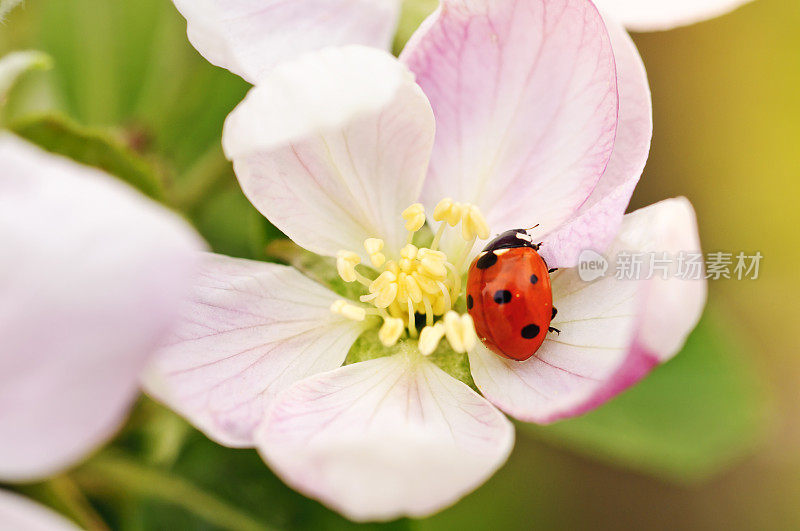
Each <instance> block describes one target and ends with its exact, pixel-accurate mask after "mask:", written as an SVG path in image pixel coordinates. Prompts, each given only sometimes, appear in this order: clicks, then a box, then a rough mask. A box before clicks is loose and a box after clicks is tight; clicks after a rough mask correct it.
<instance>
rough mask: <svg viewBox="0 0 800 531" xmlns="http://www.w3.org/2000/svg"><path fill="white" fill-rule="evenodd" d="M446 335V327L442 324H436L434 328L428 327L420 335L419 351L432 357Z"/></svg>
mask: <svg viewBox="0 0 800 531" xmlns="http://www.w3.org/2000/svg"><path fill="white" fill-rule="evenodd" d="M444 335H445V327H444V325H443V324H442V323H436V324H435V325H433V326H426V327H425V328H423V329H422V332H420V334H419V343H418V347H419V351H420V352H421V353H422V354H423V355H425V356H430V355H431V354H433V352H434V351H435V350H436V348H437V347H438V346H439V342H440V341H441V340H442V338H443V337H444Z"/></svg>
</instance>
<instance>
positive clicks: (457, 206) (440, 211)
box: [433, 197, 464, 227]
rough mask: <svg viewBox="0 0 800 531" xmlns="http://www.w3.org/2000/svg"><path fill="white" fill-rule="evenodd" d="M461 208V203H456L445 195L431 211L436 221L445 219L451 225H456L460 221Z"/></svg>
mask: <svg viewBox="0 0 800 531" xmlns="http://www.w3.org/2000/svg"><path fill="white" fill-rule="evenodd" d="M463 209H464V207H463V205H462V204H461V203H456V202H455V201H453V200H452V199H451V198H449V197H447V198H445V199H442V200H441V201H439V204H438V205H436V208H435V209H434V211H433V219H434V220H436V221H445V222H447V224H448V225H450V226H451V227H455V226H456V225H458V222H459V221H461V216H462V212H463Z"/></svg>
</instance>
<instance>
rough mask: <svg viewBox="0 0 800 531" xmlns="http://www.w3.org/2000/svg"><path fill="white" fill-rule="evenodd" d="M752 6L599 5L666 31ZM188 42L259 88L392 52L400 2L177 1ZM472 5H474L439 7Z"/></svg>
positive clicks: (733, 0)
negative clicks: (320, 61) (301, 61)
mask: <svg viewBox="0 0 800 531" xmlns="http://www.w3.org/2000/svg"><path fill="white" fill-rule="evenodd" d="M751 1H752V0H596V1H595V2H594V3H595V5H596V6H597V7H598V9H599V10H600V12H601V13H603V15H604V16H607V17H608V18H610V19H613V20H616V21H618V22H619V23H621V24H623V25H624V26H625V27H627V28H628V29H631V30H634V31H655V30H666V29H671V28H674V27H678V26H684V25H688V24H694V23H696V22H700V21H703V20H707V19H710V18H714V17H717V16H720V15H723V14H725V13H728V12H729V11H732V10H734V9H736V8H738V7H740V6H742V5H744V4H747V3H749V2H751ZM173 3H174V4H175V6H176V7H177V8H178V10H179V11H180V12H181V14H182V15H183V16H184V17H185V18H186V20H187V32H188V36H189V40H190V41H191V42H192V44H193V45H194V47H195V48H196V49H197V50H198V51H199V52H200V53H201V54H202V55H203V56H204V57H205V58H206V59H208V61H209V62H211V63H213V64H215V65H217V66H221V67H223V68H227V69H228V70H230V71H231V72H233V73H235V74H237V75H239V76H241V77H242V78H244V79H245V80H247V81H249V82H250V83H257V82H258V80H259V79H260V78H261V77H263V76H264V75H265V74H266V73H267V72H269V70H270V69H272V68H273V67H275V66H276V65H277V64H278V63H279V62H281V61H283V60H285V59H288V58H291V57H296V56H297V55H299V54H301V53H303V52H307V51H311V50H315V49H319V48H323V47H325V46H336V45H343V44H363V45H367V46H375V47H378V48H382V49H387V48H388V47H389V46H390V45H391V43H392V36H393V34H394V30H395V28H396V27H397V24H398V19H399V17H400V5H401V3H402V0H293V1H292V2H287V1H284V0H173ZM458 4H463V5H465V6H469V5H470V4H471V2H470V1H469V0H461V1H460V2H454V1H453V0H443V1H442V2H441V5H442V6H443V7H444V8H447V7H448V6H451V5H458Z"/></svg>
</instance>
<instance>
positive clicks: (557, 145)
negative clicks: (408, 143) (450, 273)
mask: <svg viewBox="0 0 800 531" xmlns="http://www.w3.org/2000/svg"><path fill="white" fill-rule="evenodd" d="M401 59H402V60H403V61H404V62H405V63H406V64H408V65H409V68H411V70H412V71H413V72H414V73H415V74H416V75H417V81H418V83H419V84H420V86H421V87H422V88H423V90H424V91H425V94H426V95H427V96H428V98H429V99H430V101H431V104H432V106H433V109H434V113H435V114H436V124H437V130H436V143H435V147H434V151H433V155H432V158H431V167H430V170H429V174H428V180H427V181H426V183H425V188H424V190H423V199H424V202H425V203H426V204H428V205H430V206H432V205H435V204H436V202H437V201H439V200H440V199H442V198H444V197H453V198H454V199H456V200H459V201H467V202H470V203H473V204H476V205H478V206H480V207H481V209H482V210H483V213H484V214H485V215H486V218H487V220H488V222H489V225H490V227H491V229H492V231H493V232H501V231H503V230H506V229H510V228H518V227H529V226H531V225H534V224H536V223H539V224H540V226H541V227H542V230H543V231H544V232H549V231H550V230H552V229H555V228H556V227H557V226H558V225H559V224H560V223H562V222H563V221H565V220H566V219H567V218H568V217H569V216H570V215H571V214H572V213H573V212H574V211H575V210H577V208H578V207H579V206H580V205H581V204H582V203H583V202H584V201H585V200H586V198H587V197H588V196H589V194H590V193H591V191H592V189H593V188H594V187H595V185H596V184H597V181H598V179H599V178H600V176H601V175H602V173H603V170H604V169H605V167H606V164H607V163H608V159H609V157H610V155H611V151H612V148H613V146H614V136H615V131H616V124H617V87H616V85H617V83H616V73H615V68H614V55H613V52H612V49H611V43H610V41H609V37H608V33H607V32H606V29H605V26H604V24H603V20H602V18H601V17H600V15H599V13H598V12H597V10H596V9H595V7H594V6H593V5H592V3H591V2H589V1H588V0H551V1H544V0H496V1H489V0H444V1H443V2H442V5H441V7H440V9H439V10H438V11H437V12H436V13H435V14H434V15H432V16H431V18H429V19H428V20H427V21H426V22H425V23H424V24H423V26H422V27H421V28H420V30H419V31H418V32H417V33H416V34H415V35H414V37H413V38H412V40H411V41H410V42H409V44H408V45H407V46H406V49H405V51H404V52H403V55H402V57H401Z"/></svg>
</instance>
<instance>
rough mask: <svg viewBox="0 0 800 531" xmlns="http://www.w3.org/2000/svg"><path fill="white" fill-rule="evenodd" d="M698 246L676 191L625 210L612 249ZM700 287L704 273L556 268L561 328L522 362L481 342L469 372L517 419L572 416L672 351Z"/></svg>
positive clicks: (693, 318)
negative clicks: (622, 275) (588, 272)
mask: <svg viewBox="0 0 800 531" xmlns="http://www.w3.org/2000/svg"><path fill="white" fill-rule="evenodd" d="M699 248H700V245H699V240H698V236H697V225H696V220H695V217H694V212H693V211H692V208H691V205H690V204H689V202H688V201H686V200H685V199H682V198H681V199H671V200H667V201H662V202H661V203H657V204H655V205H652V206H650V207H647V208H644V209H641V210H638V211H636V212H634V213H633V214H629V215H628V216H626V217H625V220H624V222H623V226H622V231H621V232H620V234H619V235H618V237H617V240H616V242H615V245H614V247H613V249H612V251H610V253H609V256H612V257H614V256H615V255H616V253H617V252H618V251H627V252H631V253H636V252H643V253H647V252H657V253H661V252H667V253H671V254H673V255H674V254H675V253H678V252H681V251H685V252H695V251H697V250H698V249H699ZM645 272H646V270H645ZM672 273H674V269H673V271H672ZM705 294H706V282H705V279H702V280H684V279H681V278H676V277H674V276H671V277H670V278H669V279H668V280H662V279H661V278H660V277H658V278H652V279H650V280H646V279H642V280H638V281H637V280H618V279H617V278H616V276H615V272H614V270H613V265H612V269H611V270H610V271H609V273H608V274H607V275H606V276H605V277H604V278H601V279H600V280H597V281H595V282H592V283H587V282H584V281H582V280H581V279H580V278H579V276H578V273H577V270H576V269H565V270H561V271H559V272H558V273H556V274H555V275H554V276H553V305H554V306H555V307H557V308H558V315H557V317H556V318H555V320H554V321H553V323H552V326H554V327H556V328H558V329H560V330H561V334H560V335H555V334H550V335H549V336H548V338H547V339H546V340H545V342H544V344H543V345H542V347H541V349H540V350H539V351H538V352H537V353H536V355H535V356H534V357H533V358H531V359H529V360H528V361H525V362H521V363H520V362H514V361H510V360H506V359H504V358H501V357H499V356H497V355H495V354H493V353H492V352H490V351H489V350H488V349H486V348H485V347H483V346H482V345H481V346H480V347H479V348H478V349H476V350H474V351H473V352H471V353H470V366H471V369H472V375H473V377H474V378H475V383H476V384H477V385H478V387H479V388H480V389H481V391H482V392H483V394H484V396H486V397H487V398H488V399H489V401H491V402H492V403H493V404H495V405H496V406H498V407H499V408H500V409H502V410H503V411H505V412H507V413H508V414H510V415H512V416H514V417H516V418H518V419H520V420H525V421H529V422H537V423H548V422H553V421H556V420H559V419H563V418H568V417H572V416H575V415H579V414H581V413H584V412H586V411H588V410H590V409H593V408H595V407H597V406H599V405H600V404H602V403H604V402H605V401H607V400H608V399H610V398H611V397H613V396H615V395H616V394H618V393H619V392H621V391H623V390H624V389H626V388H627V387H629V386H631V385H633V384H634V383H636V382H637V381H639V380H640V379H641V378H643V377H644V376H645V375H646V374H647V373H648V372H649V371H650V370H651V369H653V367H655V366H656V365H658V364H659V363H661V362H663V361H666V360H667V359H669V358H671V357H672V356H674V355H675V354H676V353H677V352H678V351H679V350H680V348H681V347H682V345H683V343H684V341H685V340H686V337H687V336H688V334H689V332H691V330H692V329H693V328H694V327H695V325H696V324H697V321H698V320H699V318H700V314H701V313H702V309H703V306H704V304H705Z"/></svg>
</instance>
